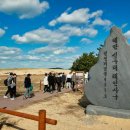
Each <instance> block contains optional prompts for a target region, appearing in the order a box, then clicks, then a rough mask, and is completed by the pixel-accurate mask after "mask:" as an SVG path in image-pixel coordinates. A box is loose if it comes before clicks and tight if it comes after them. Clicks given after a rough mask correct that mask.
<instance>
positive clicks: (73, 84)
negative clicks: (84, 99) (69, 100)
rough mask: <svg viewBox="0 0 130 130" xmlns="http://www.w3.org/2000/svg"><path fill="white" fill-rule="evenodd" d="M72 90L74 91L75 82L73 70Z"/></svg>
mask: <svg viewBox="0 0 130 130" xmlns="http://www.w3.org/2000/svg"><path fill="white" fill-rule="evenodd" d="M71 83H72V90H73V91H75V83H76V73H75V72H74V73H73V75H72V82H71Z"/></svg>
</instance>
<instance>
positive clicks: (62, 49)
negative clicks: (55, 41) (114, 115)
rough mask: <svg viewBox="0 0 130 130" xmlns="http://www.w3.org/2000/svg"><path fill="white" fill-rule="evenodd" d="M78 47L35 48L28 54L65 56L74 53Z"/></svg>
mask: <svg viewBox="0 0 130 130" xmlns="http://www.w3.org/2000/svg"><path fill="white" fill-rule="evenodd" d="M77 49H78V47H66V46H62V47H53V46H46V47H41V48H36V49H34V50H32V51H30V52H29V54H50V55H51V56H54V55H60V54H66V53H74V52H75V51H76V50H77Z"/></svg>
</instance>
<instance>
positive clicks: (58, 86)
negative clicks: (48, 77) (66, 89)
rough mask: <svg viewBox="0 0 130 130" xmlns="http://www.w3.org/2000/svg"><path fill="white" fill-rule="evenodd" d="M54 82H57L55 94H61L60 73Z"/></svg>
mask: <svg viewBox="0 0 130 130" xmlns="http://www.w3.org/2000/svg"><path fill="white" fill-rule="evenodd" d="M56 82H57V92H61V83H62V77H61V75H60V73H59V74H58V76H57V80H56Z"/></svg>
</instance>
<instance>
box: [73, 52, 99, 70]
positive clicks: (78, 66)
mask: <svg viewBox="0 0 130 130" xmlns="http://www.w3.org/2000/svg"><path fill="white" fill-rule="evenodd" d="M97 61H98V57H97V56H96V55H95V54H94V53H93V52H90V53H83V55H82V56H80V57H79V58H77V59H76V60H75V61H74V62H73V65H72V67H71V70H72V71H84V72H88V71H89V70H90V68H91V67H92V66H93V65H94V64H96V63H97Z"/></svg>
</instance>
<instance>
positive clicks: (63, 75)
mask: <svg viewBox="0 0 130 130" xmlns="http://www.w3.org/2000/svg"><path fill="white" fill-rule="evenodd" d="M65 82H66V75H65V74H64V73H63V74H62V87H63V88H64V87H65Z"/></svg>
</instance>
